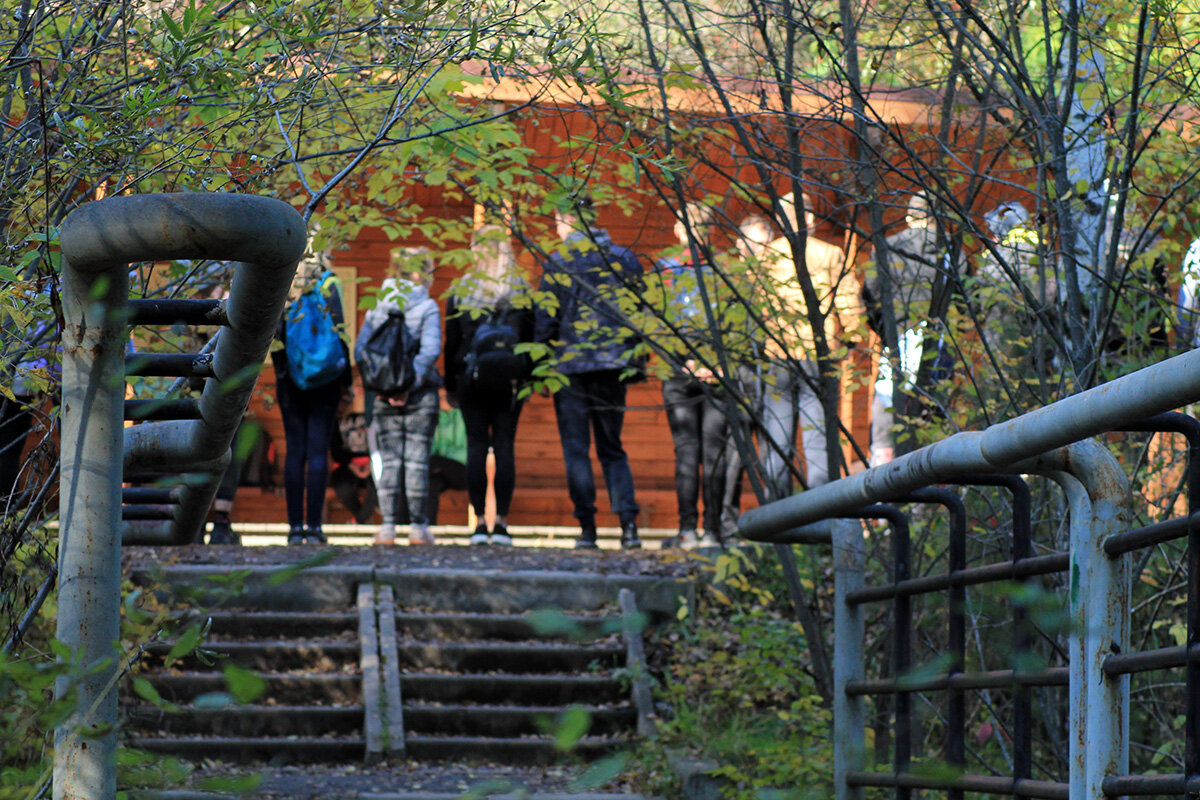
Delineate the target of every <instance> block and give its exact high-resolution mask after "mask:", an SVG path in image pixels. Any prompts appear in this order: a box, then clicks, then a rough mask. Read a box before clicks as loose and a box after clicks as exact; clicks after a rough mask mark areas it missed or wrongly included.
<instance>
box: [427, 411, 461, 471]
mask: <svg viewBox="0 0 1200 800" xmlns="http://www.w3.org/2000/svg"><path fill="white" fill-rule="evenodd" d="M432 454H433V455H435V456H442V457H443V458H448V459H450V460H451V461H457V462H458V463H459V464H466V463H467V426H466V425H465V424H463V416H462V412H461V411H459V410H458V409H457V408H452V409H450V410H449V411H441V412H439V413H438V425H437V430H435V431H434V432H433V450H432Z"/></svg>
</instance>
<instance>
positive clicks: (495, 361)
mask: <svg viewBox="0 0 1200 800" xmlns="http://www.w3.org/2000/svg"><path fill="white" fill-rule="evenodd" d="M508 317H509V313H508V312H507V311H506V310H499V309H498V310H496V311H493V312H492V314H491V316H489V317H485V318H483V319H481V320H480V322H479V325H478V327H476V328H475V335H474V336H472V337H471V342H470V344H469V345H468V346H467V355H466V358H464V359H463V365H464V371H463V372H464V377H465V382H464V385H465V388H466V390H467V391H468V392H470V393H471V394H472V395H474V396H476V397H487V398H501V397H503V398H508V397H509V396H510V395H511V393H512V391H513V389H514V384H515V383H516V382H517V381H519V380H521V379H522V378H523V377H524V375H525V357H524V356H522V355H518V354H517V352H516V346H517V344H518V343H519V342H520V339H519V338H518V336H517V329H516V326H515V325H513V323H512V322H511V321H509V319H508Z"/></svg>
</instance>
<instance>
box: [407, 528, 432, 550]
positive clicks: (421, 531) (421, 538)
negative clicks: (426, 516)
mask: <svg viewBox="0 0 1200 800" xmlns="http://www.w3.org/2000/svg"><path fill="white" fill-rule="evenodd" d="M408 543H409V545H410V546H411V545H414V544H433V531H431V530H429V526H428V525H413V526H412V529H411V530H409V532H408Z"/></svg>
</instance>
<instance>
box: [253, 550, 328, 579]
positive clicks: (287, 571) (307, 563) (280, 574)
mask: <svg viewBox="0 0 1200 800" xmlns="http://www.w3.org/2000/svg"><path fill="white" fill-rule="evenodd" d="M333 556H334V550H333V548H332V547H329V548H326V549H324V550H322V551H320V552H319V553H316V554H315V555H313V556H310V557H309V558H305V559H301V560H300V561H297V562H296V563H295V564H289V565H287V566H286V567H283V568H282V569H277V570H275V571H274V572H272V573H271V574H270V575H268V576H267V585H268V586H279V585H281V584H284V583H287V582H288V581H290V580H292V579H293V578H295V577H296V576H297V575H299V574H300V573H301V572H303V571H304V570H306V569H311V568H313V567H320V566H324V565H325V564H328V563H329V562H330V561H332V560H333Z"/></svg>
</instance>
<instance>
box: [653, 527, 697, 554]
mask: <svg viewBox="0 0 1200 800" xmlns="http://www.w3.org/2000/svg"><path fill="white" fill-rule="evenodd" d="M696 543H697V540H696V531H695V530H691V529H689V530H683V531H680V532H679V533H677V534H676V535H674V536H672V537H671V538H669V539H663V543H662V549H663V550H695V549H696Z"/></svg>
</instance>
